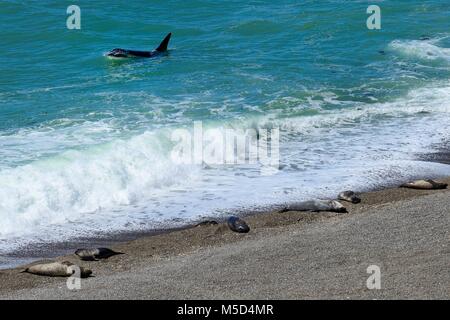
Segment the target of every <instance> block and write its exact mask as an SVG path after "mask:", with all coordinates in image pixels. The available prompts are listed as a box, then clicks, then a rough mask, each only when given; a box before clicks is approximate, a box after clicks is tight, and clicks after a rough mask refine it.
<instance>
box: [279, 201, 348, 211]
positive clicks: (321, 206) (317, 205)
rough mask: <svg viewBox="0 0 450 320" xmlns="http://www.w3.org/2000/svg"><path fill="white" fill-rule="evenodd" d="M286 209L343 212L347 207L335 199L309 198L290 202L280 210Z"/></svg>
mask: <svg viewBox="0 0 450 320" xmlns="http://www.w3.org/2000/svg"><path fill="white" fill-rule="evenodd" d="M287 211H309V212H319V211H330V212H339V213H345V212H347V209H346V208H345V207H344V206H343V205H342V204H341V203H340V202H338V201H336V200H309V201H303V202H299V203H294V204H290V205H288V206H287V207H285V208H283V209H281V210H280V212H287Z"/></svg>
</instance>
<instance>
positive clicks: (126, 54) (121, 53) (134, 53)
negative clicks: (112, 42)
mask: <svg viewBox="0 0 450 320" xmlns="http://www.w3.org/2000/svg"><path fill="white" fill-rule="evenodd" d="M171 36H172V33H169V34H168V35H167V36H166V37H165V38H164V40H163V41H162V42H161V44H160V45H159V47H158V48H156V49H155V50H153V51H138V50H128V49H122V48H115V49H113V50H111V51H110V52H108V53H107V54H106V56H107V57H109V58H154V57H157V56H159V55H161V54H163V53H164V52H166V51H167V46H168V45H169V41H170V37H171Z"/></svg>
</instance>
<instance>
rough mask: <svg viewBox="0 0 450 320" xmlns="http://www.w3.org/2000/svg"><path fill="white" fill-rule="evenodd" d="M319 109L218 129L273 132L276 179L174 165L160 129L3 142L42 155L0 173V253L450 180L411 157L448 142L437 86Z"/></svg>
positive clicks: (108, 129)
mask: <svg viewBox="0 0 450 320" xmlns="http://www.w3.org/2000/svg"><path fill="white" fill-rule="evenodd" d="M329 99H332V97H331V96H330V97H329ZM319 111H320V112H319V114H314V115H311V116H302V117H296V118H286V117H282V116H283V115H282V114H276V113H274V114H270V115H267V116H265V117H260V118H258V119H250V120H246V121H235V122H234V123H228V125H231V126H233V127H237V128H251V127H252V126H253V125H252V124H253V123H255V122H256V123H258V124H259V125H260V126H276V127H280V128H281V130H282V137H281V142H282V143H281V169H282V170H281V171H280V172H279V173H278V174H276V175H275V176H261V175H260V174H259V171H258V168H257V167H255V166H236V167H229V166H214V167H212V168H203V169H202V168H201V166H196V165H178V164H174V163H173V162H171V160H170V156H169V154H170V150H171V147H172V142H171V141H170V132H171V131H170V129H159V130H158V129H154V130H153V129H152V130H148V131H147V132H144V133H139V134H136V135H134V136H132V137H121V135H120V134H117V135H115V134H114V130H113V126H111V124H109V123H107V122H99V123H91V122H83V123H80V124H75V125H72V126H59V127H58V126H56V127H54V129H53V130H51V131H50V130H47V131H45V130H41V131H36V132H35V131H23V132H19V133H15V134H10V135H8V136H2V137H1V138H0V144H1V145H2V147H3V148H2V156H3V157H6V158H8V157H9V158H10V157H13V156H16V157H17V158H20V154H15V153H17V152H20V150H25V149H28V148H31V150H32V151H31V153H39V150H41V152H43V151H42V150H44V151H45V152H43V153H45V154H46V155H45V156H43V157H37V158H36V159H33V158H32V157H30V158H29V159H28V161H27V163H25V164H23V165H19V166H8V165H6V164H5V165H4V166H3V167H2V168H1V169H0V219H1V221H2V223H1V224H0V252H8V251H10V250H13V249H15V248H17V247H18V246H22V245H24V244H26V243H28V242H34V241H59V240H66V239H68V238H71V237H75V236H80V235H83V236H91V237H93V236H97V235H99V234H103V233H106V232H114V231H121V230H127V231H130V230H136V229H147V228H152V227H165V226H166V227H167V226H174V225H179V224H183V223H186V222H188V221H191V220H193V219H197V218H198V217H200V216H207V215H220V214H223V213H226V212H229V210H231V209H240V208H255V206H256V207H258V206H268V205H271V204H274V203H283V202H286V201H292V200H298V199H303V198H304V199H306V198H308V197H311V196H317V195H318V196H321V197H332V196H334V195H335V194H336V193H337V192H338V191H340V190H342V189H348V188H356V189H364V188H367V187H374V186H377V185H380V184H385V183H387V182H389V181H396V180H402V179H406V178H409V177H414V176H418V175H430V176H432V175H448V174H450V169H449V167H448V166H446V165H441V164H430V163H425V162H420V161H414V154H415V153H416V152H423V151H426V150H427V148H429V146H430V145H431V144H433V143H439V142H442V141H443V140H446V139H448V137H449V135H450V130H449V129H448V126H447V124H448V121H449V120H450V85H448V84H447V83H442V84H433V85H430V86H428V87H426V88H422V89H420V90H415V91H411V92H410V93H409V94H408V95H407V96H405V97H403V98H401V99H398V100H396V101H393V102H388V103H371V104H364V103H360V104H357V105H353V106H352V107H351V108H347V109H345V108H344V109H335V110H319ZM223 124H224V123H212V124H209V126H213V127H214V126H215V127H218V128H220V127H221V126H222V125H223ZM77 126H78V127H77ZM69 128H70V130H69ZM77 128H78V129H79V130H76V129H77ZM67 130H69V131H67ZM68 132H70V134H68ZM75 132H78V133H77V134H75ZM15 135H17V136H15ZM74 135H75V136H76V138H74ZM106 136H107V137H108V138H105V139H104V140H102V137H106ZM19 137H20V139H23V140H24V141H26V143H27V145H26V148H25V147H24V146H23V144H22V145H20V139H19ZM55 137H58V138H59V139H61V140H60V141H57V140H56V139H55ZM52 138H53V140H52ZM8 141H9V142H8ZM6 142H8V143H9V144H8V143H6ZM14 143H17V144H18V146H16V147H15V146H14ZM33 145H34V148H33ZM80 145H81V146H83V147H80ZM61 150H63V151H61ZM28 151H29V150H28ZM50 151H53V153H52V152H50ZM261 195H264V196H261Z"/></svg>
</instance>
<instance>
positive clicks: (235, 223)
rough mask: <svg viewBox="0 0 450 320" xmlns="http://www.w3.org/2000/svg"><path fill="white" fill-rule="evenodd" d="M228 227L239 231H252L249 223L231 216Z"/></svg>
mask: <svg viewBox="0 0 450 320" xmlns="http://www.w3.org/2000/svg"><path fill="white" fill-rule="evenodd" d="M227 224H228V227H229V228H230V229H231V230H232V231H234V232H238V233H247V232H249V231H250V227H249V226H248V224H247V223H246V222H245V221H244V220H242V219H241V218H238V217H235V216H231V217H229V218H228V220H227Z"/></svg>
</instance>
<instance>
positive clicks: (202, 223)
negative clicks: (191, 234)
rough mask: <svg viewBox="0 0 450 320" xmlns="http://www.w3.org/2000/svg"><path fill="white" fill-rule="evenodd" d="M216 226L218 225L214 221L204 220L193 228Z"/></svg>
mask: <svg viewBox="0 0 450 320" xmlns="http://www.w3.org/2000/svg"><path fill="white" fill-rule="evenodd" d="M217 224H219V223H218V222H217V221H215V220H205V221H202V222H200V223H197V224H196V225H195V226H196V227H204V226H214V225H217Z"/></svg>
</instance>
